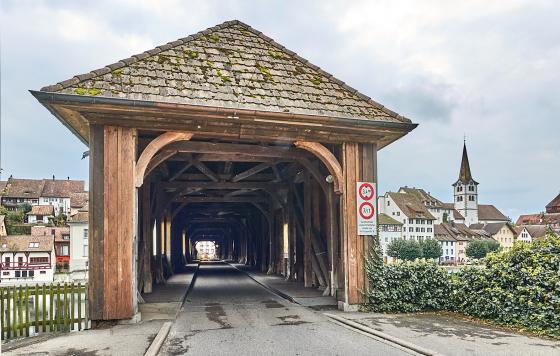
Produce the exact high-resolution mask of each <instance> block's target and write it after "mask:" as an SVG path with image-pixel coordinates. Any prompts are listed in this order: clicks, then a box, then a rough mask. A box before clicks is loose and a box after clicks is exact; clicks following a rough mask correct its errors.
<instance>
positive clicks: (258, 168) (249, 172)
mask: <svg viewBox="0 0 560 356" xmlns="http://www.w3.org/2000/svg"><path fill="white" fill-rule="evenodd" d="M270 166H271V164H270V163H268V162H264V163H260V164H257V165H256V166H254V167H252V168H249V169H247V170H246V171H243V172H241V173H238V174H236V175H234V176H233V178H231V181H232V182H239V181H240V180H243V179H245V178H249V177H250V176H252V175H255V174H257V173H259V172H262V171H264V170H265V169H268V168H270Z"/></svg>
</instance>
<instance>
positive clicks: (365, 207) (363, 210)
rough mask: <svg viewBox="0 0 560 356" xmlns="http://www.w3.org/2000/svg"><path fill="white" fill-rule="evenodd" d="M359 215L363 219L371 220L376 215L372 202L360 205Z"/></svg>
mask: <svg viewBox="0 0 560 356" xmlns="http://www.w3.org/2000/svg"><path fill="white" fill-rule="evenodd" d="M359 213H360V216H361V217H362V219H366V220H369V219H371V218H372V217H373V215H374V214H375V208H374V207H373V205H371V203H370V202H367V201H365V202H363V203H362V204H360V209H359Z"/></svg>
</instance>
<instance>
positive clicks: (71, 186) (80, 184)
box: [41, 179, 85, 198]
mask: <svg viewBox="0 0 560 356" xmlns="http://www.w3.org/2000/svg"><path fill="white" fill-rule="evenodd" d="M84 189H85V184H84V181H83V180H69V179H45V186H44V188H43V192H42V193H41V196H42V197H51V198H70V197H71V196H70V195H71V194H72V193H81V192H83V191H84Z"/></svg>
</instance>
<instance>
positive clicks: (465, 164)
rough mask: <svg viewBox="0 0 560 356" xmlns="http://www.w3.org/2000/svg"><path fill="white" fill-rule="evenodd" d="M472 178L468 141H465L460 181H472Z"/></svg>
mask: <svg viewBox="0 0 560 356" xmlns="http://www.w3.org/2000/svg"><path fill="white" fill-rule="evenodd" d="M471 180H473V179H472V175H471V167H470V165H469V156H468V155H467V143H466V142H463V158H462V159H461V170H460V171H459V181H460V182H463V183H467V182H470V181H471Z"/></svg>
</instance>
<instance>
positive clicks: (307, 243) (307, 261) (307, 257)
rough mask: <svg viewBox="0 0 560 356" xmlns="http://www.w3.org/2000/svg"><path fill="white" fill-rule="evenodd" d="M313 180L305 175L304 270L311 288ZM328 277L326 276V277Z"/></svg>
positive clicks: (306, 280) (307, 285) (305, 283)
mask: <svg viewBox="0 0 560 356" xmlns="http://www.w3.org/2000/svg"><path fill="white" fill-rule="evenodd" d="M310 181H311V178H310V176H309V172H306V174H305V181H304V185H303V230H304V231H303V233H304V240H303V256H304V257H303V269H304V272H303V273H304V274H303V276H304V278H303V280H304V285H305V286H306V287H311V286H312V284H313V276H312V273H313V272H312V271H313V266H312V256H311V252H312V251H311V250H312V247H311V246H312V245H311V210H312V207H311V182H310ZM325 277H326V276H325Z"/></svg>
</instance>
